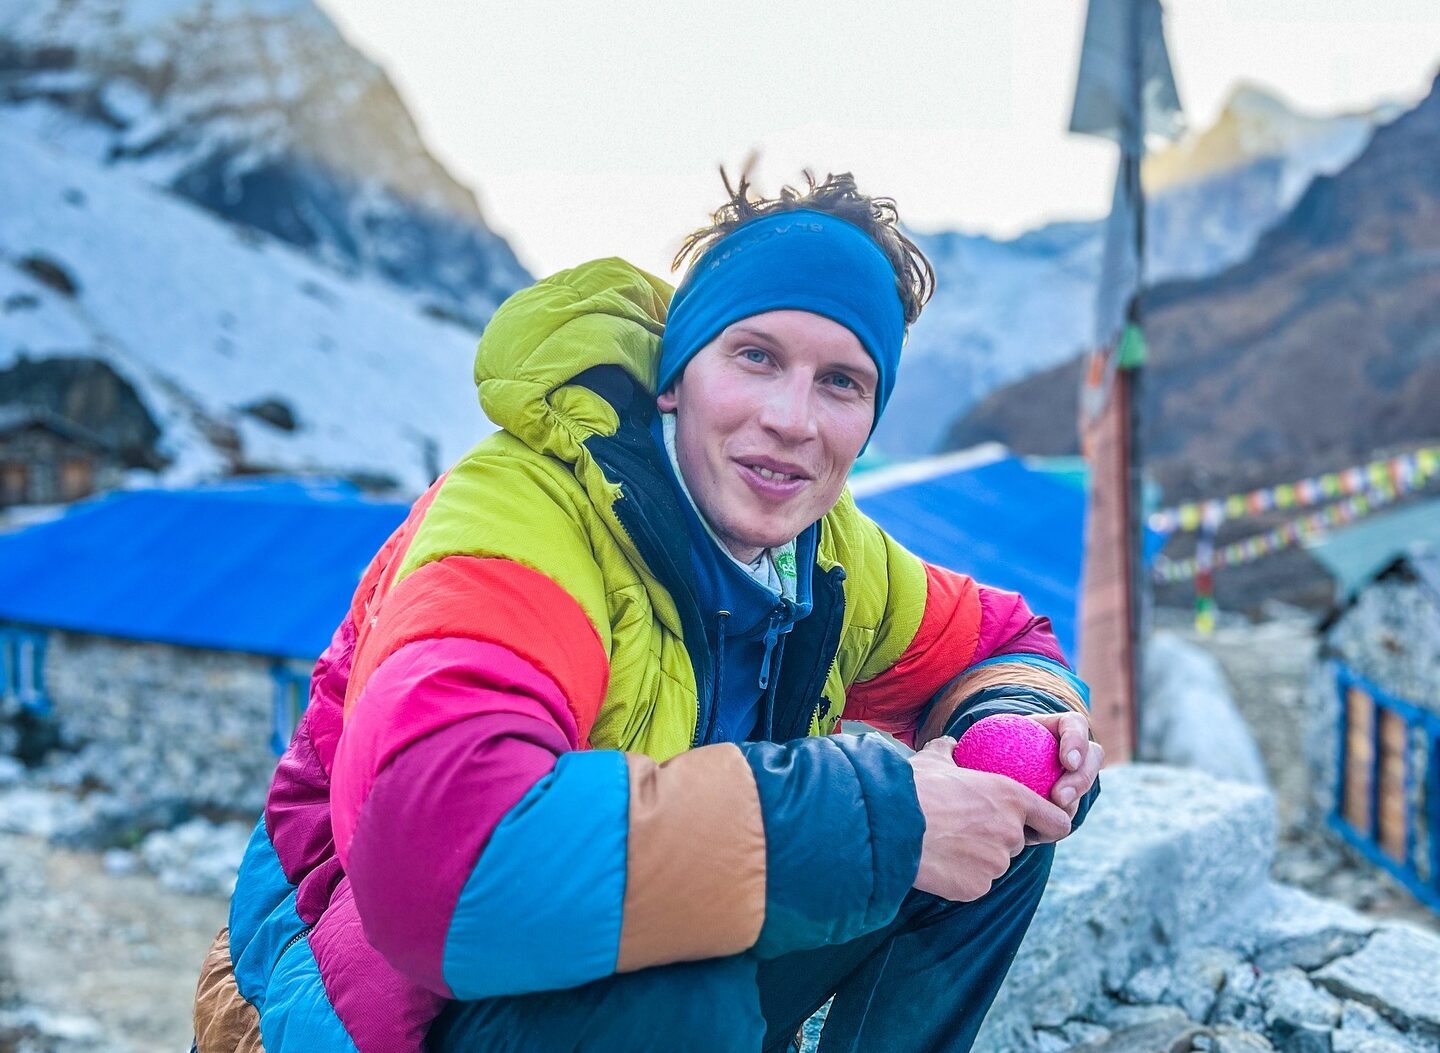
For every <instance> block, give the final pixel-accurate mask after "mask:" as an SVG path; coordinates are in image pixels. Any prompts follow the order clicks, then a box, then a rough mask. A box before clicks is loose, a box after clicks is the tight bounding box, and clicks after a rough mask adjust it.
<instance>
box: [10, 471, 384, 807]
mask: <svg viewBox="0 0 1440 1053" xmlns="http://www.w3.org/2000/svg"><path fill="white" fill-rule="evenodd" d="M405 512H406V506H404V505H400V504H394V503H382V502H377V501H371V500H367V499H365V498H363V497H361V496H360V495H359V494H358V492H357V491H355V490H354V489H353V488H350V487H342V486H335V485H330V486H314V485H305V484H301V483H296V482H275V481H264V482H253V483H251V484H249V485H228V486H216V487H206V488H201V489H195V490H183V491H177V490H142V491H129V492H117V493H113V494H110V495H107V496H105V497H103V498H99V499H96V500H92V501H87V502H82V503H80V504H78V505H76V506H74V507H73V508H72V509H71V510H69V512H68V513H67V514H66V515H64V516H62V517H61V518H59V519H56V520H52V521H50V522H45V523H41V524H38V525H35V526H31V527H29V528H27V529H24V530H20V531H16V532H14V533H10V534H4V535H0V728H4V726H5V725H8V726H9V734H8V736H3V735H0V744H3V743H4V742H5V741H6V739H7V738H8V742H9V747H10V749H11V750H12V751H19V752H22V753H25V752H29V753H31V754H33V753H35V752H38V748H37V746H36V743H37V741H38V742H40V743H41V744H42V747H43V745H52V744H54V743H56V742H58V744H59V747H60V748H59V751H58V752H55V753H52V754H51V755H50V757H49V761H50V763H51V764H52V765H57V766H58V767H59V768H61V769H64V770H68V771H69V772H71V773H72V777H73V779H74V781H76V782H77V783H79V784H85V785H89V786H93V787H95V788H97V789H100V790H104V791H107V792H111V793H114V794H117V795H119V796H121V797H125V798H129V799H134V800H143V801H147V802H155V801H170V802H174V803H175V804H176V805H177V807H179V808H181V809H183V810H185V811H207V812H220V813H229V812H238V811H244V812H251V813H253V812H255V811H257V810H258V809H259V808H260V807H261V805H262V804H263V802H264V794H265V790H266V787H267V786H268V783H269V778H270V773H271V771H272V769H273V768H274V765H275V760H276V757H277V755H278V753H279V752H280V750H281V749H283V746H284V744H285V743H286V742H288V740H289V737H290V733H291V731H292V730H293V727H294V724H295V721H296V719H297V718H298V716H299V714H300V712H301V711H303V708H304V705H305V702H306V700H307V698H308V685H309V673H310V669H311V667H312V666H313V665H314V661H315V658H316V657H317V656H318V655H319V654H320V652H321V651H322V650H323V649H324V647H325V646H326V644H328V643H329V641H330V637H331V634H332V633H333V632H334V629H335V627H336V625H338V624H339V622H340V620H341V619H342V618H343V617H344V615H345V612H346V611H347V609H348V607H349V604H350V599H351V594H352V592H353V591H354V588H355V585H356V583H357V582H358V581H359V578H360V574H361V572H362V571H363V570H364V568H365V566H366V564H367V563H368V562H369V560H370V557H371V556H372V555H373V554H374V553H375V551H376V550H377V549H378V548H379V547H380V545H381V544H383V542H384V541H385V539H386V537H388V536H389V534H390V533H391V531H393V530H394V528H395V527H396V526H398V525H399V523H400V521H401V520H402V519H403V518H404V515H405ZM42 732H43V733H44V734H42ZM26 759H27V760H34V759H35V758H34V757H33V756H27V757H26Z"/></svg>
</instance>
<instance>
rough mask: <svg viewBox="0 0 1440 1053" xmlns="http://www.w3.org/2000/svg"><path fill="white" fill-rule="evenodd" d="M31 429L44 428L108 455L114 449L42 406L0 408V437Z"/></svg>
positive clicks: (10, 405) (109, 444) (86, 429)
mask: <svg viewBox="0 0 1440 1053" xmlns="http://www.w3.org/2000/svg"><path fill="white" fill-rule="evenodd" d="M32 427H38V428H44V429H45V430H46V431H48V432H51V433H52V434H54V435H58V436H59V437H60V438H62V439H65V440H66V441H68V442H73V443H76V444H79V445H83V446H90V447H92V448H94V449H96V450H99V451H101V452H105V453H109V452H112V451H113V449H114V446H113V444H111V443H108V442H106V441H105V440H104V439H102V438H101V437H100V436H98V435H96V434H95V433H94V432H93V431H91V430H90V429H88V428H85V427H82V426H81V425H79V424H76V423H75V422H74V421H72V420H70V419H69V418H67V417H62V416H61V415H60V414H58V413H56V412H55V411H54V410H51V409H47V408H46V407H44V406H31V405H24V404H15V403H11V404H8V405H4V406H0V436H4V435H10V434H13V433H15V432H17V431H21V430H23V429H25V428H32Z"/></svg>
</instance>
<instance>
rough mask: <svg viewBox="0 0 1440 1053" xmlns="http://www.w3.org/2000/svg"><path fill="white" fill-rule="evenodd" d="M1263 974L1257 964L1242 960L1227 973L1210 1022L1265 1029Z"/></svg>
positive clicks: (1251, 1028)
mask: <svg viewBox="0 0 1440 1053" xmlns="http://www.w3.org/2000/svg"><path fill="white" fill-rule="evenodd" d="M1259 987H1260V971H1259V970H1258V969H1256V968H1255V966H1254V965H1253V964H1251V963H1250V962H1247V961H1241V962H1239V963H1238V964H1236V965H1234V966H1232V967H1231V968H1229V969H1227V970H1226V971H1225V982H1224V984H1222V985H1221V987H1220V993H1219V995H1217V996H1216V999H1215V1006H1214V1008H1213V1009H1212V1010H1211V1014H1210V1022H1211V1023H1213V1024H1216V1025H1221V1024H1223V1025H1226V1026H1229V1027H1234V1028H1243V1029H1245V1030H1248V1031H1258V1030H1259V1029H1261V1028H1263V1027H1264V1026H1265V1011H1264V1007H1263V1006H1262V1005H1261V1002H1260V994H1259Z"/></svg>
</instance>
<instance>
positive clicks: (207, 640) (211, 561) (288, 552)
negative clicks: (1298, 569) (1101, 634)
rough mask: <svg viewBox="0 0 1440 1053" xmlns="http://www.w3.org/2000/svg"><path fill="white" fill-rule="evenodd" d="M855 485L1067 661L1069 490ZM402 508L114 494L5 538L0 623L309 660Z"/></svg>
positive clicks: (240, 488) (955, 465)
mask: <svg viewBox="0 0 1440 1053" xmlns="http://www.w3.org/2000/svg"><path fill="white" fill-rule="evenodd" d="M852 489H853V491H854V493H855V495H856V498H857V500H858V501H859V504H860V506H861V508H863V509H864V510H865V512H866V513H868V514H869V515H870V516H872V517H873V518H874V519H875V520H876V521H877V522H878V523H880V525H881V526H882V527H884V528H885V529H886V530H887V531H889V532H890V533H891V534H892V535H893V536H894V537H895V538H896V539H897V540H899V541H900V542H901V543H902V544H904V545H905V546H906V547H908V548H910V549H911V550H912V551H914V552H915V553H916V554H918V555H919V556H921V557H922V558H924V559H927V560H929V561H931V562H934V563H938V564H940V565H942V566H946V567H950V568H952V569H954V570H958V571H961V572H963V573H967V574H970V575H973V576H974V577H975V578H977V579H978V580H980V581H984V582H986V583H987V584H991V585H996V586H998V587H1000V588H1005V589H1013V590H1015V591H1018V592H1022V593H1024V594H1025V597H1026V599H1027V600H1029V602H1030V605H1031V606H1032V607H1033V608H1034V609H1035V610H1036V611H1037V612H1038V613H1040V614H1044V615H1047V616H1049V618H1050V619H1051V621H1052V623H1053V624H1054V627H1055V634H1056V636H1057V637H1058V638H1059V641H1060V645H1061V647H1062V648H1064V650H1065V653H1066V654H1067V655H1070V656H1073V655H1074V654H1075V633H1076V609H1077V602H1078V596H1079V590H1080V562H1081V555H1082V538H1083V524H1084V516H1085V493H1084V491H1083V490H1082V489H1081V488H1080V487H1077V486H1075V485H1073V483H1070V482H1066V481H1064V480H1063V479H1060V478H1057V477H1056V476H1054V475H1053V474H1051V473H1047V472H1042V471H1035V470H1033V469H1031V468H1029V467H1027V466H1026V465H1025V463H1024V462H1022V461H1021V460H1019V459H1018V458H1015V457H1011V456H1009V455H1008V454H1007V453H1006V451H1005V449H1004V448H1003V447H1001V446H994V445H992V446H987V447H980V448H977V449H975V450H970V451H962V452H961V453H959V454H947V455H945V456H942V457H936V458H931V459H930V460H927V461H920V462H913V463H909V464H902V465H898V466H895V467H892V468H882V469H877V470H875V471H872V472H868V473H866V474H865V475H863V476H861V477H859V478H857V479H855V481H854V483H853V486H852ZM407 507H408V506H406V505H404V504H396V503H389V502H379V501H372V500H367V499H365V498H364V497H361V496H360V495H359V493H358V491H356V490H355V488H353V487H349V486H344V485H331V486H316V485H314V484H307V483H301V482H294V481H290V482H283V481H282V482H276V481H257V482H254V483H251V484H229V485H226V486H212V487H202V488H198V489H193V490H137V491H128V492H121V493H113V494H109V495H107V496H105V497H102V498H99V499H96V500H93V501H87V502H82V503H80V504H78V505H76V506H74V507H73V508H72V509H71V510H70V511H69V512H68V514H66V515H64V516H63V517H61V518H59V519H55V520H52V521H49V522H45V523H41V524H38V525H35V526H31V527H28V528H26V529H22V530H19V531H17V532H14V533H11V534H0V620H5V621H11V622H19V623H24V624H29V625H36V626H42V627H48V628H57V629H68V630H72V631H75V632H85V633H93V634H96V635H102V636H115V637H121V638H125V639H135V640H149V641H156V642H163V643H172V644H180V645H185V646H193V647H204V648H211V649H216V650H230V651H243V652H249V653H254V654H262V655H275V656H280V657H294V658H301V659H311V658H314V657H316V656H317V655H318V654H319V653H320V652H321V651H322V650H323V649H324V647H325V645H326V644H327V643H328V642H329V640H330V634H331V633H332V632H333V631H334V628H335V626H336V625H337V624H338V623H339V621H340V619H341V618H342V617H343V616H344V613H345V611H346V609H347V608H348V606H349V603H350V598H351V595H352V593H353V592H354V589H355V585H356V583H357V582H358V581H359V579H360V575H361V573H362V572H363V571H364V569H365V566H366V565H367V564H368V563H369V561H370V558H371V557H372V556H373V555H374V553H375V552H376V550H377V549H379V547H380V545H381V544H383V543H384V541H385V539H386V538H387V537H388V536H389V535H390V533H391V532H392V531H393V530H394V529H395V528H396V527H397V526H398V525H399V524H400V522H401V521H402V520H403V519H404V517H405V514H406V511H407Z"/></svg>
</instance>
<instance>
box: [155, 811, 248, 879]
mask: <svg viewBox="0 0 1440 1053" xmlns="http://www.w3.org/2000/svg"><path fill="white" fill-rule="evenodd" d="M249 839H250V827H248V826H246V825H245V824H243V823H224V824H216V823H211V822H208V821H206V820H204V819H192V820H190V821H189V822H188V823H183V824H181V825H180V826H177V827H176V828H175V829H174V830H161V831H157V832H156V833H153V834H151V835H150V836H149V837H147V838H145V840H144V841H143V842H142V843H141V845H140V858H141V859H143V860H144V861H145V865H146V866H147V867H149V868H150V870H152V871H153V872H154V873H155V874H156V875H157V876H158V877H159V878H160V881H161V883H162V884H164V885H165V887H166V888H172V889H175V890H176V891H177V892H187V893H191V894H194V895H217V896H228V895H229V894H230V893H231V892H233V891H234V889H235V874H236V871H237V870H239V868H240V859H241V857H242V856H244V854H245V845H246V843H247V842H248V841H249Z"/></svg>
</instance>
